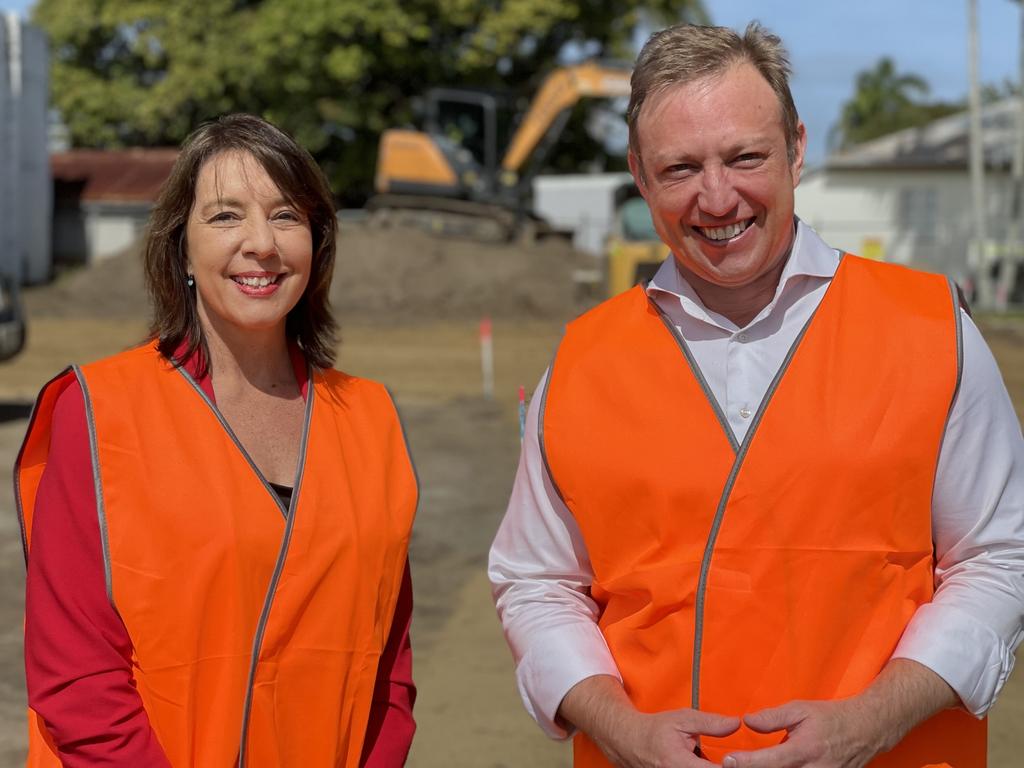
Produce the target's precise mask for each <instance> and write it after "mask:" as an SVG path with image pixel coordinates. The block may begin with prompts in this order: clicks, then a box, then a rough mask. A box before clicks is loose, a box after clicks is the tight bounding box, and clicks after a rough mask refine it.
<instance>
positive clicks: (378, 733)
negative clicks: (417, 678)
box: [360, 560, 416, 768]
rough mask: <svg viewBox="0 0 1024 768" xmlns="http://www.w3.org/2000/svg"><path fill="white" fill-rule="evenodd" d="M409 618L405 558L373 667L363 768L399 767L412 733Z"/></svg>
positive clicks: (409, 583) (413, 692) (409, 588)
mask: <svg viewBox="0 0 1024 768" xmlns="http://www.w3.org/2000/svg"><path fill="white" fill-rule="evenodd" d="M411 622H412V578H411V577H410V574H409V562H408V560H407V561H406V563H405V573H404V574H403V575H402V587H401V589H400V591H399V593H398V602H397V604H396V605H395V617H394V619H393V620H392V622H391V633H390V634H389V635H388V642H387V645H386V646H385V648H384V653H383V654H382V655H381V659H380V666H378V668H377V683H376V685H375V687H374V690H373V703H372V704H371V707H370V720H369V722H368V723H367V726H366V741H365V742H364V745H363V756H362V760H361V761H360V762H361V764H362V765H363V766H364V768H400V766H403V765H405V760H406V758H407V757H408V756H409V747H410V746H411V745H412V737H413V735H414V734H415V733H416V722H415V721H414V720H413V717H412V707H413V704H414V703H415V702H416V686H415V684H414V683H413V681H412V646H411V645H410V643H409V625H410V624H411Z"/></svg>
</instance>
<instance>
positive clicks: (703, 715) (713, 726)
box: [678, 709, 740, 736]
mask: <svg viewBox="0 0 1024 768" xmlns="http://www.w3.org/2000/svg"><path fill="white" fill-rule="evenodd" d="M678 722H679V725H680V727H681V728H682V729H683V730H684V731H686V732H687V733H691V734H693V735H695V736H698V735H699V736H728V735H729V734H730V733H735V732H736V731H737V730H739V727H740V719H739V718H738V717H726V716H725V715H716V714H715V713H714V712H699V711H697V710H692V709H688V710H683V711H681V712H679V719H678Z"/></svg>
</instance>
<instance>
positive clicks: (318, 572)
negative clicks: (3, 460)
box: [15, 115, 417, 768]
mask: <svg viewBox="0 0 1024 768" xmlns="http://www.w3.org/2000/svg"><path fill="white" fill-rule="evenodd" d="M334 247H335V219H334V209H333V205H332V202H331V197H330V193H329V191H328V188H327V185H326V183H325V181H324V179H323V176H322V174H321V173H320V171H319V169H318V168H317V167H316V165H315V163H314V162H313V160H312V158H311V157H310V156H309V155H308V153H306V152H305V151H304V150H303V149H301V148H300V147H299V146H298V145H297V144H296V143H295V142H294V141H293V140H292V139H290V138H289V137H288V136H286V135H285V134H283V133H282V132H281V131H279V130H278V129H276V128H275V127H274V126H272V125H270V124H269V123H267V122H265V121H263V120H261V119H259V118H256V117H251V116H247V115H233V116H229V117H225V118H222V119H220V120H218V121H215V122H212V123H209V124H207V125H204V126H202V127H201V128H199V129H198V130H197V131H196V132H195V133H193V134H192V136H190V137H189V139H188V140H187V141H186V142H185V145H184V146H183V148H182V152H181V154H180V156H179V158H178V160H177V162H176V163H175V166H174V168H173V170H172V172H171V175H170V178H169V179H168V181H167V183H166V185H165V187H164V190H163V192H162V194H161V197H160V200H159V201H158V202H157V205H156V208H155V210H154V212H153V217H152V222H151V227H150V231H149V233H148V235H147V240H146V246H145V265H146V280H147V287H148V290H149V292H150V295H151V298H152V301H153V305H154V322H153V327H152V338H151V340H150V342H149V343H147V344H145V345H143V346H140V347H138V348H136V349H132V350H129V351H127V352H123V353H121V354H119V355H115V356H114V357H112V358H108V359H106V360H102V361H99V362H97V363H93V364H90V365H86V366H84V367H83V368H77V367H76V368H73V369H69V370H68V371H65V372H64V373H63V374H61V375H60V376H58V377H57V378H56V379H54V380H53V381H52V382H50V384H48V385H47V386H46V387H45V388H44V389H43V391H42V393H41V394H40V397H39V401H38V403H37V405H36V410H35V412H34V415H33V419H32V421H31V424H30V426H29V430H28V434H27V436H26V438H25V443H24V445H23V447H22V450H21V453H20V454H19V458H18V465H17V467H16V470H15V476H16V485H17V497H18V505H19V513H20V516H21V520H22V530H23V537H24V543H25V551H26V558H27V563H28V579H27V589H26V626H25V652H26V668H27V681H28V692H29V704H30V707H31V709H32V712H31V713H30V714H31V718H32V723H31V727H30V751H29V765H33V766H34V765H39V766H44V765H57V764H60V763H63V764H64V765H67V766H79V765H95V764H103V765H119V766H120V765H123V766H143V765H145V766H167V765H170V766H175V767H177V766H230V765H234V764H236V763H237V764H239V765H241V766H252V767H253V768H256V767H257V766H275V767H276V766H302V767H303V768H305V767H306V766H328V765H330V766H334V765H339V766H341V765H343V766H357V765H368V766H379V767H380V768H386V767H387V766H398V765H401V764H402V763H404V761H405V756H406V754H407V752H408V748H409V743H410V741H411V739H412V733H413V730H414V725H413V722H412V703H413V699H414V697H415V689H414V687H413V685H412V680H411V651H410V649H409V641H408V626H409V618H410V612H411V586H410V582H409V576H408V566H407V561H406V552H407V544H408V538H409V532H410V527H411V524H412V517H413V513H414V508H415V505H416V498H417V489H416V481H415V477H414V473H413V469H412V465H411V462H410V459H409V456H408V453H407V450H406V445H405V441H404V438H403V435H402V431H401V427H400V425H399V422H398V418H397V415H396V413H395V409H394V406H393V404H392V402H391V400H390V398H389V396H388V394H387V393H386V391H385V390H384V389H383V388H382V387H381V386H380V385H378V384H375V383H373V382H369V381H366V380H361V379H357V378H355V377H351V376H347V375H345V374H343V373H340V372H338V371H335V370H333V369H332V368H331V365H332V363H333V358H334V331H335V324H334V321H333V319H332V317H331V312H330V308H329V305H328V299H327V296H328V290H329V287H330V281H331V271H332V267H333V260H334Z"/></svg>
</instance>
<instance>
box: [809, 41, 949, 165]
mask: <svg viewBox="0 0 1024 768" xmlns="http://www.w3.org/2000/svg"><path fill="white" fill-rule="evenodd" d="M928 92H929V87H928V83H927V82H926V81H925V80H924V78H922V77H921V76H919V75H915V74H900V73H898V72H897V71H896V65H895V63H894V62H893V60H892V59H890V58H889V57H888V56H884V57H882V58H881V59H880V60H879V61H878V63H877V64H876V65H875V66H874V68H873V69H868V70H865V71H863V72H860V73H859V74H858V75H857V80H856V87H855V90H854V93H853V96H852V97H851V98H850V99H849V101H847V102H846V103H845V104H844V105H843V109H842V113H841V115H840V118H839V122H838V123H836V124H835V125H834V126H833V127H832V130H831V131H830V132H829V143H830V144H831V145H832V146H833V147H834V148H839V149H845V148H846V147H849V146H852V145H854V144H859V143H861V142H863V141H867V140H869V139H874V138H877V137H878V136H884V135H885V134H887V133H891V132H893V131H897V130H899V129H901V128H907V127H909V126H911V125H919V124H920V123H921V122H923V121H927V120H930V119H934V118H935V117H937V116H938V115H937V114H936V113H935V109H934V106H935V105H929V104H925V103H924V102H922V101H920V100H919V99H920V98H923V97H925V96H927V95H928ZM915 97H916V98H915ZM954 109H955V107H953V106H952V105H949V108H948V110H941V109H940V111H945V112H947V113H948V112H952V111H954Z"/></svg>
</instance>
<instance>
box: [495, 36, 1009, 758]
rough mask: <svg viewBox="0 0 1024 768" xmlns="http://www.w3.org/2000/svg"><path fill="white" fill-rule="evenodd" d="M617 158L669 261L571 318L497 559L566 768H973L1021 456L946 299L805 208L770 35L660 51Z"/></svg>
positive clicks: (794, 125)
mask: <svg viewBox="0 0 1024 768" xmlns="http://www.w3.org/2000/svg"><path fill="white" fill-rule="evenodd" d="M632 87H633V93H632V99H631V103H630V107H629V113H628V120H629V125H630V152H629V163H630V168H631V169H632V172H633V176H634V178H635V180H636V183H637V186H638V187H639V190H640V192H641V194H642V195H643V196H644V198H645V199H646V201H647V203H648V205H649V207H650V209H651V212H652V215H653V219H654V223H655V226H656V228H657V231H658V233H659V235H660V237H661V238H662V239H663V240H664V241H665V243H667V244H668V245H669V246H670V248H671V249H672V253H673V255H674V257H675V258H674V259H669V260H667V261H666V262H665V264H664V265H663V266H662V268H661V269H660V270H659V272H658V273H657V274H656V275H655V277H654V279H653V280H652V281H651V283H650V284H649V285H648V286H646V288H644V287H637V288H634V289H632V290H631V291H628V292H626V293H624V294H622V295H621V296H618V297H616V298H614V299H612V300H610V301H608V302H605V303H604V304H603V305H601V306H600V307H598V308H596V309H595V310H593V311H591V312H589V313H587V314H586V315H584V316H583V317H581V318H580V319H578V320H577V321H575V322H574V323H572V324H570V326H569V327H568V329H567V331H566V335H565V338H564V339H563V341H562V343H561V345H560V347H559V350H558V352H557V354H556V356H555V360H554V363H553V364H552V367H551V369H550V370H549V371H548V373H547V374H546V375H545V378H544V379H543V380H542V382H541V385H540V387H539V390H538V396H536V397H534V400H533V404H532V406H531V409H530V413H529V416H528V424H527V432H526V436H525V440H524V446H523V455H522V460H521V462H520V466H519V471H518V474H517V477H516V482H515V486H514V489H513V492H512V498H511V501H510V503H509V508H508V512H507V514H506V517H505V520H504V521H503V523H502V525H501V528H500V530H499V531H498V534H497V537H496V539H495V542H494V546H493V548H492V551H491V560H490V567H489V573H490V577H491V580H492V583H493V585H494V595H495V600H496V604H497V607H498V612H499V615H500V617H501V620H502V622H503V625H504V628H505V633H506V637H507V638H508V641H509V644H510V645H511V647H512V650H513V653H514V655H515V657H516V661H517V678H518V682H519V687H520V691H521V693H522V696H523V699H524V702H525V704H526V706H527V709H528V710H529V711H530V713H531V715H533V717H534V718H535V719H536V720H537V721H538V723H539V724H540V725H541V726H542V728H544V730H545V731H546V732H547V733H548V734H549V735H551V736H553V737H556V738H560V737H561V738H564V737H565V736H567V735H568V734H569V733H572V732H574V731H575V732H576V733H577V737H576V742H575V762H576V765H577V766H606V765H608V764H609V763H611V764H614V765H619V766H629V768H639V767H647V766H707V765H711V764H722V765H724V766H729V767H731V768H782V767H783V766H785V767H787V768H788V767H790V766H843V767H844V768H856V767H858V766H863V765H866V764H867V763H869V762H871V764H872V766H899V767H900V768H907V767H912V768H920V767H922V766H928V765H933V766H934V765H950V766H955V767H956V768H964V767H965V766H966V767H968V768H973V767H975V766H983V765H984V764H985V751H986V744H985V723H984V720H983V719H981V718H982V717H983V715H984V713H985V712H986V711H987V710H988V708H989V707H990V706H991V704H992V702H993V701H994V699H995V696H996V694H997V693H998V691H999V689H1000V688H1001V686H1002V684H1003V683H1004V682H1005V680H1006V678H1007V676H1008V675H1009V673H1010V670H1011V668H1012V666H1013V652H1014V649H1015V648H1016V646H1017V644H1018V643H1019V642H1020V639H1021V624H1022V615H1024V513H1022V510H1024V447H1022V440H1021V433H1020V427H1019V424H1018V422H1017V420H1016V417H1015V415H1014V412H1013V409H1012V406H1011V405H1010V402H1009V398H1008V396H1007V394H1006V390H1005V388H1004V387H1003V385H1002V381H1001V379H1000V377H999V373H998V369H997V368H996V366H995V362H994V361H993V359H992V356H991V354H990V353H989V351H988V349H987V348H986V347H985V344H984V342H983V341H982V339H981V336H980V334H979V333H978V331H977V329H976V328H975V326H974V325H973V324H972V323H971V321H970V319H969V318H968V317H967V316H966V314H965V313H964V312H963V311H962V310H961V309H960V307H959V305H958V302H957V300H956V291H955V288H954V287H952V285H951V283H949V282H947V281H946V280H945V279H944V278H942V277H939V276H936V275H924V274H919V273H915V272H912V271H910V270H906V269H903V268H900V267H894V266H890V265H885V264H876V263H873V262H868V261H865V260H862V259H858V258H856V257H854V256H849V255H844V254H841V253H839V252H838V251H835V250H833V249H831V248H829V247H828V246H827V245H826V244H825V243H823V242H822V241H821V240H820V239H819V238H818V236H817V235H816V234H815V233H814V232H813V231H812V230H811V229H810V228H808V227H807V226H806V225H805V224H803V223H802V222H800V221H799V220H797V219H796V218H795V216H794V205H793V190H794V188H795V187H796V185H797V183H798V182H799V180H800V172H801V169H802V166H803V158H804V149H805V144H806V137H805V131H804V126H803V124H802V123H801V122H800V121H799V119H798V117H797V113H796V109H795V107H794V105H793V101H792V97H791V95H790V92H789V86H788V64H787V61H786V56H785V52H784V50H783V48H782V46H781V43H780V41H779V39H778V38H777V37H775V36H773V35H771V34H769V33H768V32H766V31H765V30H764V29H762V28H760V27H759V26H758V25H756V24H752V25H750V26H749V27H748V28H747V30H746V32H745V34H744V35H743V36H742V37H741V36H739V35H737V34H736V33H734V32H733V31H731V30H728V29H723V28H714V27H695V26H678V27H673V28H671V29H668V30H665V31H663V32H660V33H658V34H656V35H655V36H654V37H652V39H651V40H650V41H649V42H648V44H647V45H646V46H645V48H644V50H643V51H642V52H641V54H640V57H639V59H638V62H637V66H636V68H635V70H634V74H633V81H632Z"/></svg>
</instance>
